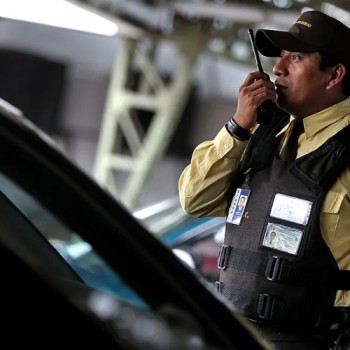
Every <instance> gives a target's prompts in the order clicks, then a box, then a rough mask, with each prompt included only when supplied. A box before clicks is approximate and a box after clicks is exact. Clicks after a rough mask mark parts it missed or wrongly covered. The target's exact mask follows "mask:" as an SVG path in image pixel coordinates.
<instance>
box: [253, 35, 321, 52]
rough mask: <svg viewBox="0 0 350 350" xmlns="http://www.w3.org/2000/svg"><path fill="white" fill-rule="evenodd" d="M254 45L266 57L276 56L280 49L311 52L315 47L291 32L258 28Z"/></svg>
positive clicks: (315, 49)
mask: <svg viewBox="0 0 350 350" xmlns="http://www.w3.org/2000/svg"><path fill="white" fill-rule="evenodd" d="M255 43H256V47H257V49H258V50H259V52H260V53H261V54H263V55H264V56H267V57H278V56H279V55H280V53H281V50H286V51H294V52H313V51H317V49H318V48H317V47H316V46H313V45H310V44H307V43H305V42H303V41H300V40H299V39H297V38H295V37H294V36H293V32H281V31H277V30H268V29H259V30H258V31H257V32H256V36H255Z"/></svg>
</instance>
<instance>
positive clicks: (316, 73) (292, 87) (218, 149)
mask: <svg viewBox="0 0 350 350" xmlns="http://www.w3.org/2000/svg"><path fill="white" fill-rule="evenodd" d="M348 43H350V29H349V28H348V27H347V26H346V25H344V24H343V23H341V22H340V21H338V20H336V19H334V18H332V17H330V16H328V15H326V14H324V13H322V12H319V11H307V12H304V13H303V14H302V15H301V16H300V17H299V18H298V19H297V20H296V22H295V23H294V24H293V25H292V27H291V28H290V29H289V31H286V32H284V31H276V30H265V29H260V30H258V32H257V34H256V44H257V48H258V50H259V51H260V53H262V54H263V55H265V56H269V57H278V59H277V62H276V64H275V66H274V68H273V73H274V74H275V75H276V80H275V82H274V83H273V82H272V81H270V80H269V77H268V76H267V75H266V74H264V73H262V72H259V71H257V72H252V73H250V74H248V76H247V78H246V79H245V81H244V82H243V84H242V85H241V87H240V89H239V96H238V103H237V109H236V113H235V114H234V116H233V117H232V118H231V119H230V120H229V122H228V123H227V124H226V125H225V126H224V127H222V129H221V130H220V131H219V133H218V134H217V135H216V137H215V138H214V139H213V140H212V141H205V142H203V143H201V144H200V145H199V146H197V147H196V149H195V150H194V152H193V154H192V158H191V163H190V164H189V165H188V166H187V167H186V168H185V169H184V171H183V173H182V174H181V176H180V179H179V194H180V202H181V205H182V207H183V208H184V210H185V211H186V212H188V213H189V214H191V215H194V216H198V217H203V216H226V233H225V240H224V244H223V246H222V247H221V249H220V254H219V258H218V266H219V268H220V269H221V273H220V281H218V282H217V283H216V286H217V290H218V291H219V292H220V293H222V294H223V295H224V296H226V297H227V298H228V299H229V300H230V301H231V302H232V303H233V304H234V305H235V307H236V308H237V309H238V310H239V311H240V312H241V313H242V314H243V315H245V316H246V317H247V319H249V320H251V321H252V322H253V324H254V325H255V326H256V328H257V329H258V330H260V331H261V332H262V334H263V335H264V336H265V337H267V338H268V339H269V340H270V341H271V342H272V343H274V344H275V345H276V347H277V349H292V350H301V349H308V350H312V349H330V348H331V347H333V349H345V348H347V347H346V346H347V345H344V344H346V342H347V341H348V340H347V338H346V333H347V332H348V330H347V331H344V332H343V331H342V329H343V328H347V327H348V326H349V325H348V324H347V323H346V322H348V321H347V319H348V316H347V313H348V307H349V305H350V292H349V291H348V290H347V289H350V283H349V282H348V281H350V277H349V271H348V270H350V167H349V166H350V126H349V124H350V104H349V101H348V97H349V95H350V45H348ZM268 100H270V101H272V102H274V103H275V104H276V105H277V107H278V108H277V109H276V111H275V112H274V113H271V115H270V119H269V122H268V123H261V122H259V120H257V118H258V111H259V108H260V106H261V105H262V104H263V103H264V102H266V101H268ZM242 195H244V196H245V197H247V198H248V200H247V203H246V206H245V210H244V213H243V215H241V217H240V219H239V220H234V217H235V215H234V213H235V211H236V208H237V205H238V200H239V198H240V197H241V196H242ZM336 336H338V338H337V339H335V338H336ZM349 348H350V347H349Z"/></svg>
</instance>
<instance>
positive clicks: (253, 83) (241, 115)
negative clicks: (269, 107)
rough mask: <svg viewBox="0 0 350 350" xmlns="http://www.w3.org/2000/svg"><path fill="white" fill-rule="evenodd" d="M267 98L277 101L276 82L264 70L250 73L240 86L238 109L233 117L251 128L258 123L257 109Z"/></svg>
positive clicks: (243, 125)
mask: <svg viewBox="0 0 350 350" xmlns="http://www.w3.org/2000/svg"><path fill="white" fill-rule="evenodd" d="M267 100H272V102H276V92H275V85H274V83H273V82H271V81H270V79H269V76H268V75H267V74H265V73H263V72H259V71H256V72H252V73H249V74H248V76H247V78H246V79H245V81H244V82H243V84H242V85H241V87H240V88H239V95H238V103H237V110H236V114H235V115H234V117H233V118H234V120H235V121H236V123H237V124H238V125H239V126H241V127H242V128H244V129H247V130H249V129H250V128H251V127H253V126H254V125H255V124H256V118H257V109H258V108H259V107H260V105H261V104H262V103H263V102H265V101H267Z"/></svg>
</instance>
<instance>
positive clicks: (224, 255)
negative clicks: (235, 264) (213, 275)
mask: <svg viewBox="0 0 350 350" xmlns="http://www.w3.org/2000/svg"><path fill="white" fill-rule="evenodd" d="M230 250H231V247H230V246H228V245H226V244H223V245H222V246H221V247H220V251H219V255H218V269H220V270H225V269H226V268H227V262H228V258H229V256H230Z"/></svg>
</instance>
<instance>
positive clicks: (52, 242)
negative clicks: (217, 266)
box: [0, 100, 270, 350]
mask: <svg viewBox="0 0 350 350" xmlns="http://www.w3.org/2000/svg"><path fill="white" fill-rule="evenodd" d="M0 149H1V152H0V260H1V263H2V264H1V268H2V276H1V277H2V278H1V286H2V287H1V291H0V296H1V303H2V308H1V311H2V313H1V315H2V320H3V323H2V324H3V329H2V330H3V331H2V338H1V339H2V342H3V347H4V348H6V347H9V346H11V348H16V347H17V346H26V347H30V346H34V347H35V348H36V349H47V348H51V347H55V348H68V347H69V348H71V347H76V348H79V349H82V348H85V347H89V348H91V347H94V346H95V344H98V345H97V347H98V348H99V349H104V350H106V349H113V350H114V349H124V350H125V349H132V350H134V349H135V350H136V349H140V350H141V349H142V350H148V349H149V350H151V349H152V350H178V349H181V350H201V349H203V350H204V349H205V350H219V349H233V350H234V349H250V350H255V349H257V350H258V349H259V350H261V349H270V348H269V346H268V344H267V343H266V342H264V341H263V340H262V339H258V338H257V336H256V333H255V331H254V329H253V328H252V326H251V325H250V324H248V323H247V321H246V320H244V319H242V318H241V317H240V316H239V315H237V314H236V312H235V310H234V309H233V307H232V306H231V305H230V304H229V303H228V302H227V301H226V300H225V299H224V298H223V297H221V296H220V295H218V294H217V293H216V292H215V291H214V289H213V288H209V287H208V286H207V284H206V283H203V281H202V279H201V278H198V276H197V274H195V273H194V270H193V269H191V268H189V267H188V266H187V265H186V264H185V263H183V262H182V261H181V260H180V259H178V258H177V257H176V256H175V254H173V253H172V251H171V249H169V247H168V246H167V245H166V244H164V243H163V242H162V241H161V240H160V239H158V238H156V237H155V236H154V234H151V233H150V232H149V231H148V230H147V229H146V228H145V225H143V224H140V222H139V221H138V220H137V219H135V217H134V216H133V215H132V214H131V213H130V212H129V211H128V210H126V209H125V208H124V207H123V206H122V205H121V204H119V203H118V201H116V200H115V199H114V198H112V197H111V196H110V195H109V194H108V193H107V192H106V191H104V190H103V189H102V188H101V187H100V186H99V185H98V184H97V183H96V182H95V181H94V180H93V179H91V178H90V177H89V176H88V175H87V174H85V173H84V172H83V171H82V170H81V169H79V168H78V167H77V166H76V165H74V164H73V163H72V162H71V161H70V160H69V159H68V158H67V157H66V156H65V155H64V154H63V152H61V151H60V150H59V148H58V147H56V145H55V143H54V142H53V141H52V140H51V139H50V138H49V137H48V136H47V135H46V134H44V133H42V132H41V131H40V130H38V129H37V128H36V127H35V126H34V125H33V124H32V123H30V122H29V121H28V120H27V119H26V118H25V117H24V116H23V115H22V114H21V113H20V111H18V110H17V109H15V108H14V107H13V106H11V105H8V104H7V103H6V102H5V101H2V100H1V101H0ZM91 262H93V264H91ZM106 267H107V268H106ZM87 269H90V272H91V273H90V274H86V273H85V272H86V270H87ZM103 273H106V274H108V276H104V275H103ZM99 280H100V283H96V281H99ZM106 281H109V282H108V283H109V284H107V285H106V284H105V282H106ZM111 281H112V282H111ZM120 281H122V283H120ZM123 286H125V287H127V288H128V289H131V290H132V291H133V292H134V294H135V296H137V299H138V300H139V301H140V303H139V304H138V303H130V302H129V301H127V300H125V298H124V295H123V293H124V292H125V291H124V290H123ZM9 344H11V345H9Z"/></svg>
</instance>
